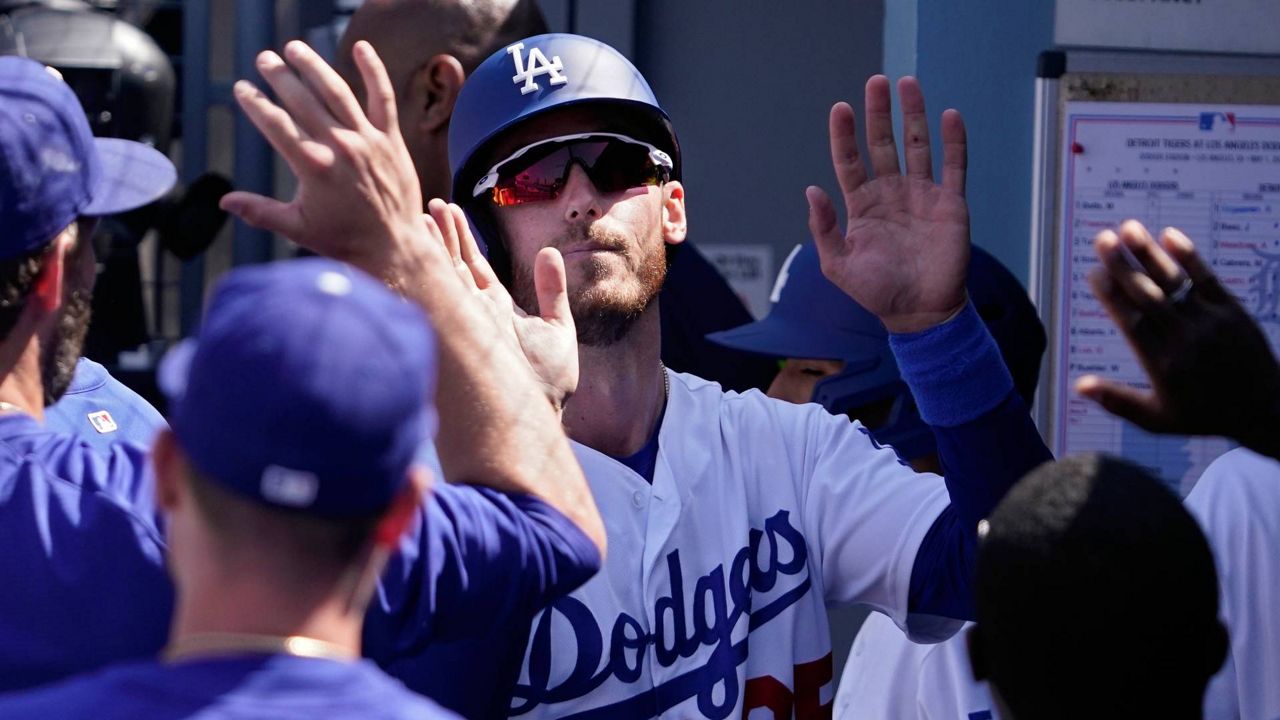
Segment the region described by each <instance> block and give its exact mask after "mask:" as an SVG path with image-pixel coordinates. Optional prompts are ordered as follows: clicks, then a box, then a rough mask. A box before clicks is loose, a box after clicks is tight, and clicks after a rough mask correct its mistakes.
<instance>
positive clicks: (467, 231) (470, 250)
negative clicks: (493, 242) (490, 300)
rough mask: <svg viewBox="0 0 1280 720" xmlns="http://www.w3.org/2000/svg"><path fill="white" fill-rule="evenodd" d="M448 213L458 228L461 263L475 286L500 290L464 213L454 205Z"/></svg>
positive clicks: (491, 268) (450, 204)
mask: <svg viewBox="0 0 1280 720" xmlns="http://www.w3.org/2000/svg"><path fill="white" fill-rule="evenodd" d="M449 212H451V213H453V218H454V223H455V225H456V226H457V228H458V240H459V245H460V248H459V249H460V250H461V252H462V261H463V262H465V263H466V264H467V267H469V268H471V274H472V276H474V277H475V281H476V286H477V287H479V288H480V289H481V290H485V289H488V288H491V287H493V288H501V287H502V283H500V282H498V276H497V275H496V274H494V272H493V267H492V266H491V265H489V260H488V258H486V257H485V256H484V253H482V252H480V245H479V243H477V242H476V236H475V234H474V233H472V232H471V223H469V222H467V215H466V213H464V212H463V211H462V208H461V207H459V206H458V205H456V204H454V203H449Z"/></svg>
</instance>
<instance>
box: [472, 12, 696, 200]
mask: <svg viewBox="0 0 1280 720" xmlns="http://www.w3.org/2000/svg"><path fill="white" fill-rule="evenodd" d="M585 103H593V104H606V103H607V104H610V105H614V106H617V107H618V108H619V110H621V111H622V114H625V115H628V116H632V117H636V118H640V119H642V120H646V121H649V122H650V123H651V124H652V125H653V128H654V129H653V134H654V135H655V137H653V138H652V140H654V141H655V142H656V143H657V144H658V145H659V146H660V147H662V149H663V150H666V151H667V152H668V153H669V154H670V155H671V158H672V160H673V162H674V163H675V168H674V169H673V171H672V174H671V177H672V178H675V179H678V178H679V177H680V144H679V142H678V141H677V140H676V134H675V131H674V130H673V129H672V127H671V121H670V119H669V118H668V117H667V113H666V112H665V111H664V110H663V109H662V107H661V106H660V105H659V104H658V99H657V98H656V97H654V95H653V91H652V90H650V89H649V83H647V82H645V79H644V77H643V76H642V75H641V74H640V71H639V70H637V69H636V68H635V66H634V65H632V64H631V62H630V61H629V60H627V59H626V58H625V57H623V55H622V53H620V52H618V51H617V50H614V49H613V48H612V47H609V46H608V45H606V44H604V43H602V42H600V41H599V40H593V39H591V38H589V37H583V36H581V35H571V34H568V33H549V34H546V35H535V36H533V37H530V38H525V39H524V40H521V41H520V42H517V43H514V44H512V45H509V46H507V47H506V48H504V49H502V50H499V51H498V52H495V53H494V54H492V55H490V56H489V57H488V58H487V59H486V60H485V61H484V62H482V63H480V65H479V66H478V67H476V69H475V71H474V72H472V73H471V75H470V77H468V78H467V81H466V83H464V84H463V86H462V90H461V91H460V92H459V93H458V100H457V102H456V103H455V104H454V108H453V119H452V120H450V122H449V163H450V170H451V171H452V172H453V197H454V199H455V201H457V202H459V203H462V204H464V205H465V204H468V203H470V201H471V199H472V196H473V188H472V187H471V185H472V184H473V183H474V180H475V179H476V178H475V176H476V175H477V174H478V173H480V172H483V168H477V167H473V166H474V165H475V161H477V160H480V161H483V158H482V157H480V156H481V155H483V153H482V152H481V151H482V150H483V149H484V148H485V147H486V146H487V145H489V144H490V143H491V142H492V141H494V140H495V139H497V138H499V137H500V136H501V135H502V134H503V133H504V132H505V131H507V130H510V129H511V128H513V127H514V126H516V125H518V124H520V123H522V122H524V121H526V120H529V119H531V118H534V117H537V116H539V115H542V114H543V113H546V112H549V111H551V110H557V109H560V108H565V107H569V106H571V105H581V104H585ZM601 129H602V130H603V129H605V128H601ZM468 179H470V182H468Z"/></svg>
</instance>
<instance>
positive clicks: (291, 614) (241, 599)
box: [169, 574, 363, 660]
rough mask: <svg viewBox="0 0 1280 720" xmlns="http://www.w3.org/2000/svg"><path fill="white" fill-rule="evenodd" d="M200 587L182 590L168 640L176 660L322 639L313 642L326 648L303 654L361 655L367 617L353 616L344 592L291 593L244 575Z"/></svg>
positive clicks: (346, 656) (238, 652)
mask: <svg viewBox="0 0 1280 720" xmlns="http://www.w3.org/2000/svg"><path fill="white" fill-rule="evenodd" d="M210 579H212V577H210ZM195 584H196V585H203V587H192V588H190V589H180V590H179V592H178V607H177V609H176V610H175V611H174V617H173V626H172V630H171V632H170V637H169V651H170V655H171V657H172V658H173V659H180V658H189V657H200V656H211V655H222V656H227V655H240V654H258V653H262V652H270V651H271V650H270V645H269V644H268V643H266V642H255V640H260V641H269V640H271V639H281V640H283V639H284V638H290V637H302V638H307V639H309V640H312V641H319V642H318V643H312V644H313V645H315V646H317V647H320V648H323V651H322V652H314V653H298V654H314V655H317V656H322V657H330V658H334V659H344V658H345V659H353V660H354V659H356V658H358V657H359V656H360V633H361V628H362V622H363V614H362V613H359V612H352V611H351V609H350V605H349V603H347V602H346V598H344V597H343V596H342V593H340V592H329V593H325V594H314V595H312V596H297V595H291V594H289V593H287V592H284V591H281V590H279V589H278V588H277V587H276V585H278V583H273V582H272V579H271V578H262V577H257V578H251V577H246V576H245V575H243V574H241V575H237V576H235V577H228V576H226V575H225V574H224V575H223V577H222V578H221V581H219V582H216V583H215V582H197V583H195ZM279 652H288V651H287V650H284V649H283V648H282V649H280V650H279Z"/></svg>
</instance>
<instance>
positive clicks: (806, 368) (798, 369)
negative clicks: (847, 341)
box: [768, 358, 844, 405]
mask: <svg viewBox="0 0 1280 720" xmlns="http://www.w3.org/2000/svg"><path fill="white" fill-rule="evenodd" d="M843 371H844V362H842V361H840V360H815V359H810V358H788V359H787V360H786V361H784V362H783V363H782V369H781V370H779V371H778V374H777V375H775V376H774V378H773V383H771V384H770V385H769V392H768V395H769V397H771V398H777V399H779V400H786V401H787V402H789V403H796V404H798V405H799V404H803V403H807V402H813V389H814V388H815V387H817V385H818V383H819V382H821V381H822V380H823V379H824V378H829V377H831V376H832V375H839V374H840V373H841V372H843Z"/></svg>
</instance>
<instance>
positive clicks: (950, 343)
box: [891, 306, 1052, 616]
mask: <svg viewBox="0 0 1280 720" xmlns="http://www.w3.org/2000/svg"><path fill="white" fill-rule="evenodd" d="M891 342H892V344H893V347H894V353H895V356H896V357H897V359H898V362H899V366H900V369H901V371H902V375H903V378H904V379H905V380H906V382H907V384H908V386H909V387H910V388H911V391H912V394H913V396H914V397H915V398H916V400H917V404H918V405H919V407H920V414H921V417H923V418H924V420H925V421H926V422H927V423H929V424H930V426H932V427H933V430H934V436H935V438H936V439H937V445H938V456H939V459H940V461H941V464H942V467H943V472H944V481H945V482H946V485H947V491H948V494H949V495H950V497H951V507H950V508H949V509H948V512H947V513H946V514H944V516H943V517H941V518H939V520H938V521H937V522H935V524H934V526H933V528H931V529H930V532H929V535H928V536H927V537H926V541H925V542H924V543H922V545H921V549H920V551H919V554H918V555H917V558H916V563H915V566H914V568H913V570H912V578H911V593H910V597H911V603H912V604H911V609H912V611H913V612H930V613H934V614H940V615H947V616H954V615H956V614H957V613H967V612H969V609H970V608H971V607H972V603H971V600H970V598H969V594H970V589H969V588H970V579H971V577H972V568H973V553H974V549H975V548H976V531H977V525H978V522H979V521H980V520H981V519H982V518H984V517H986V516H987V515H988V514H989V513H990V512H991V510H993V509H994V508H995V506H996V504H997V503H998V502H999V501H1000V499H1001V498H1002V497H1004V494H1005V493H1006V492H1007V491H1008V490H1009V488H1010V487H1012V486H1013V484H1014V483H1015V482H1017V481H1018V480H1019V479H1020V478H1021V477H1022V476H1023V475H1025V474H1026V473H1027V472H1028V471H1029V470H1031V469H1032V468H1034V467H1035V466H1036V465H1039V464H1040V463H1042V462H1045V461H1047V460H1050V459H1052V457H1051V455H1050V453H1049V450H1048V448H1047V447H1045V445H1044V441H1043V440H1042V439H1041V437H1040V434H1039V432H1038V431H1037V430H1036V428H1035V425H1034V424H1033V423H1032V422H1031V418H1030V416H1029V415H1028V413H1027V410H1026V407H1025V406H1024V405H1023V403H1022V400H1021V398H1019V397H1018V395H1017V393H1015V392H1014V390H1013V382H1012V380H1011V378H1010V377H1009V372H1008V370H1007V369H1006V368H1005V367H1004V362H1003V360H1001V358H1000V354H999V351H998V349H997V348H996V346H995V342H994V340H992V339H991V336H990V334H989V333H988V332H987V330H986V328H985V327H984V326H983V325H982V321H981V319H980V318H979V317H978V315H977V312H976V311H975V310H974V309H973V308H972V306H967V307H966V308H965V309H964V310H962V311H961V313H960V314H959V315H958V316H957V317H955V318H954V319H952V320H950V321H949V322H948V323H946V324H944V325H943V326H939V327H936V328H933V329H931V330H928V331H925V332H922V333H915V334H912V335H908V336H902V335H895V336H893V337H892V339H891Z"/></svg>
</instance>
